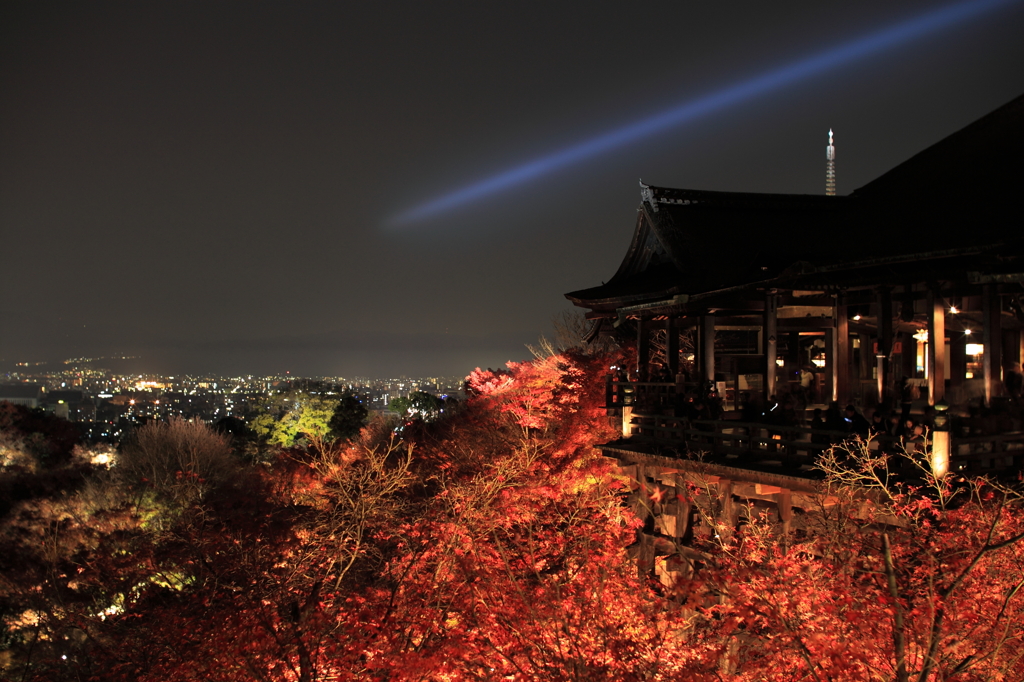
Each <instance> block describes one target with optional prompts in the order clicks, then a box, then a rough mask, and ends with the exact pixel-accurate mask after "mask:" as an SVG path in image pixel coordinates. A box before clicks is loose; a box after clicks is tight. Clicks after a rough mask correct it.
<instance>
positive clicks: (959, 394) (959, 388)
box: [949, 329, 971, 402]
mask: <svg viewBox="0 0 1024 682" xmlns="http://www.w3.org/2000/svg"><path fill="white" fill-rule="evenodd" d="M969 338H971V337H969V336H967V335H966V334H964V333H963V332H961V331H954V330H952V329H951V330H950V331H949V394H950V398H951V399H952V401H953V402H961V401H962V400H963V397H964V395H963V391H964V380H965V379H966V378H967V339H969Z"/></svg>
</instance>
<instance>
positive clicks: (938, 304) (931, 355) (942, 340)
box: [927, 289, 946, 405]
mask: <svg viewBox="0 0 1024 682" xmlns="http://www.w3.org/2000/svg"><path fill="white" fill-rule="evenodd" d="M927 362H928V404H929V405H934V404H935V403H937V402H939V401H940V400H942V399H943V398H944V397H945V396H946V304H945V303H944V302H943V300H942V296H941V294H940V292H939V291H937V290H935V289H929V290H928V360H927Z"/></svg>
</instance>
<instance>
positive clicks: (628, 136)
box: [390, 0, 1018, 226]
mask: <svg viewBox="0 0 1024 682" xmlns="http://www.w3.org/2000/svg"><path fill="white" fill-rule="evenodd" d="M1016 2H1018V0H969V1H967V2H959V3H955V4H952V5H947V6H945V7H943V8H941V9H937V10H932V11H930V12H927V13H925V14H923V15H921V16H917V17H915V18H913V19H908V20H906V21H903V22H901V23H898V24H896V25H894V26H889V27H887V28H884V29H882V30H880V31H876V32H874V33H871V34H869V35H866V36H862V37H860V38H857V39H855V40H851V41H849V42H847V43H844V44H842V45H840V46H838V47H834V48H832V49H829V50H825V51H824V52H820V53H818V54H816V55H814V56H811V57H807V58H805V59H801V60H799V61H796V62H793V63H790V64H787V65H785V66H783V67H781V68H779V69H776V70H774V71H769V72H767V73H763V74H760V75H758V76H755V77H753V78H751V79H749V80H745V81H742V82H740V83H735V84H733V85H729V86H727V87H725V88H722V89H721V90H716V91H714V92H711V93H708V94H706V95H703V96H701V97H698V98H696V99H692V100H687V101H685V102H682V103H681V104H678V105H676V106H674V107H672V108H671V109H668V110H666V111H663V112H661V113H659V114H655V115H654V116H650V117H648V118H645V119H642V120H639V121H636V122H634V123H630V124H628V125H625V126H622V127H621V128H616V129H614V130H610V131H608V132H606V133H602V134H600V135H598V136H596V137H593V138H591V139H589V140H585V141H583V142H580V143H578V144H575V145H572V146H571V147H566V148H565V149H562V150H560V151H556V152H554V153H553V154H548V155H546V156H541V157H539V158H536V159H533V160H532V161H527V162H526V163H523V164H521V165H519V166H515V167H514V168H510V169H509V170H507V171H503V172H501V173H498V174H497V175H493V176H491V177H489V178H486V179H484V180H480V181H479V182H475V183H473V184H470V185H466V186H465V187H462V188H461V189H457V190H455V191H453V192H450V193H448V194H445V195H443V196H440V197H438V198H436V199H432V200H430V201H428V202H426V203H423V204H420V205H419V206H416V207H414V208H411V209H409V210H407V211H405V212H403V213H401V214H399V215H397V216H395V217H394V218H393V219H392V220H391V221H390V223H391V225H392V226H401V225H408V224H411V223H415V222H419V221H421V220H425V219H427V218H431V217H433V216H436V215H438V214H440V213H444V212H445V211H449V210H451V209H453V208H456V207H458V206H461V205H463V204H468V203H470V202H473V201H477V200H479V199H482V198H484V197H486V196H489V195H491V194H495V193H497V192H501V191H503V190H506V189H509V188H511V187H515V186H516V185H520V184H523V183H525V182H528V181H530V180H533V179H536V178H539V177H541V176H544V175H547V174H549V173H553V172H554V171H556V170H559V169H561V168H565V167H566V166H569V165H572V164H574V163H579V162H580V161H583V160H585V159H589V158H591V157H594V156H597V155H599V154H603V153H605V152H608V151H611V150H612V149H616V148H618V147H622V146H625V145H627V144H629V143H631V142H636V141H637V140H641V139H643V138H646V137H650V136H651V135H654V134H655V133H659V132H661V131H664V130H668V129H669V128H674V127H676V126H679V125H682V124H684V123H689V122H691V121H693V120H695V119H698V118H701V117H702V116H707V115H708V114H711V113H713V112H715V111H718V110H720V109H724V108H726V107H729V106H733V105H735V104H739V103H740V102H743V101H745V100H749V99H752V98H754V97H757V96H758V95H762V94H764V93H766V92H768V91H770V90H775V89H777V88H780V87H783V86H786V85H790V84H792V83H795V82H797V81H800V80H803V79H805V78H809V77H811V76H816V75H818V74H820V73H823V72H825V71H828V70H830V69H833V68H836V67H838V66H841V65H843V64H845V63H847V62H851V61H854V60H856V59H860V58H863V57H867V56H870V55H873V54H876V53H879V52H882V51H884V50H888V49H890V48H893V47H896V46H898V45H900V44H901V43H905V42H907V41H909V40H913V39H915V38H919V37H921V36H924V35H927V34H929V33H932V32H934V31H938V30H941V29H943V28H946V27H949V26H952V25H954V24H957V23H958V22H961V21H963V20H965V19H969V18H972V17H974V16H977V15H980V14H984V13H986V12H990V11H992V10H995V9H999V8H1000V7H1003V6H1007V5H1012V4H1015V3H1016Z"/></svg>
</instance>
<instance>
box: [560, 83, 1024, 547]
mask: <svg viewBox="0 0 1024 682" xmlns="http://www.w3.org/2000/svg"><path fill="white" fill-rule="evenodd" d="M829 157H830V158H829V162H830V163H831V162H833V161H834V152H831V153H830V155H829ZM1021 159H1024V96H1022V97H1019V98H1017V99H1015V100H1013V101H1011V102H1009V103H1008V104H1006V105H1005V106H1003V107H1001V108H999V109H997V110H995V111H993V112H992V113H990V114H988V115H987V116H985V117H983V118H981V119H979V120H978V121H975V122H974V123H972V124H971V125H969V126H967V127H966V128H964V129H962V130H960V131H958V132H956V133H954V134H952V135H950V136H949V137H947V138H945V139H943V140H941V141H940V142H938V143H936V144H934V145H933V146H931V147H929V148H927V149H925V150H924V151H922V152H921V153H919V154H917V155H916V156H914V157H912V158H910V159H909V160H907V161H906V162H904V163H902V164H900V165H899V166H896V167H895V168H893V169H892V170H890V171H889V172H887V173H885V174H884V175H882V176H881V177H879V178H877V179H875V180H874V181H872V182H870V183H868V184H867V185H865V186H863V187H861V188H860V189H857V190H856V191H854V192H853V193H852V194H850V195H847V196H826V195H821V196H811V195H787V194H755V193H741V192H717V191H706V190H693V189H672V188H667V187H658V186H653V185H646V184H641V188H640V195H641V201H640V205H639V207H638V209H637V217H636V223H635V225H634V228H633V238H632V241H631V243H630V245H629V249H628V250H627V251H626V254H625V257H624V258H623V260H622V264H621V265H620V266H619V269H618V271H617V272H616V273H615V274H614V276H612V277H611V279H610V280H608V282H607V283H604V284H602V285H600V286H595V287H591V288H588V289H581V290H579V291H573V292H571V293H569V294H566V297H567V298H568V299H569V300H570V301H572V302H573V303H574V304H575V305H577V306H579V307H581V308H584V309H586V317H587V318H588V319H590V320H592V326H591V330H590V335H589V337H588V338H589V339H591V340H593V339H597V338H598V337H600V336H609V335H612V336H615V337H616V338H617V339H618V340H619V342H620V343H624V345H626V346H627V347H629V348H630V353H631V358H632V359H631V363H630V365H629V366H628V367H625V368H620V369H618V370H616V371H613V372H612V373H611V375H610V376H609V377H608V409H609V412H610V413H613V414H616V415H621V416H622V424H623V438H622V439H621V440H619V441H616V442H613V443H608V444H606V445H604V446H602V449H603V451H604V452H605V454H606V455H608V456H611V457H614V458H616V459H618V460H619V461H620V463H621V465H622V466H623V467H624V468H626V469H629V470H630V471H632V475H633V476H634V477H635V478H636V480H637V481H639V482H641V483H642V485H639V487H638V491H639V492H638V493H637V494H638V495H643V494H644V492H643V491H645V490H648V489H650V488H649V486H657V485H662V486H668V487H669V488H671V487H672V486H675V485H683V482H682V479H683V478H685V477H687V476H692V475H693V472H694V471H695V466H694V465H693V464H692V463H688V461H687V460H688V459H690V458H689V457H688V453H694V452H697V451H700V452H702V453H704V454H703V455H702V461H701V463H700V471H701V472H702V473H701V476H702V477H703V479H704V480H709V479H708V477H709V476H710V477H711V478H712V479H714V481H715V486H717V487H718V489H719V492H720V493H721V495H723V499H724V500H726V502H729V503H730V504H732V503H735V504H740V503H744V502H747V503H751V504H759V505H768V506H770V507H772V508H773V509H775V510H776V511H777V514H778V518H779V519H780V520H781V521H782V522H784V523H789V522H790V520H791V519H792V518H793V513H794V512H793V506H794V502H793V500H794V499H796V498H799V497H800V496H802V495H806V494H808V493H809V491H811V490H813V485H812V481H813V478H814V473H813V463H814V458H815V456H816V455H817V454H818V453H820V452H821V450H822V449H824V448H827V447H829V444H830V443H835V442H840V441H842V440H843V439H844V438H846V437H849V435H850V434H849V433H848V432H847V431H846V430H844V429H842V428H838V429H835V428H834V429H833V430H832V431H828V430H823V429H820V428H819V429H817V430H816V429H813V428H811V424H810V423H809V422H810V417H811V415H812V412H813V410H814V408H818V409H821V410H823V411H824V412H828V410H829V406H832V410H833V413H834V414H836V413H841V414H848V413H846V412H845V407H846V406H847V405H852V406H853V407H854V408H855V411H856V412H859V413H861V414H863V416H864V417H865V418H868V419H870V417H871V413H872V412H874V411H876V410H877V411H878V412H879V413H880V414H884V415H890V413H897V414H899V415H900V418H901V419H906V418H910V419H912V420H914V421H916V422H917V423H919V424H921V425H922V428H921V429H920V432H919V434H918V436H917V438H916V439H911V438H910V435H909V434H907V435H906V436H905V437H904V442H902V443H899V445H901V446H905V447H911V448H916V449H917V450H918V451H921V452H928V453H929V454H930V456H931V457H932V462H933V468H939V469H941V470H942V471H946V470H971V471H974V472H977V473H986V474H995V475H1002V474H1008V473H1013V472H1019V471H1020V470H1021V469H1022V468H1024V433H1022V432H1021V409H1020V396H1019V389H1020V384H1019V377H1020V362H1021V358H1022V347H1024V335H1022V329H1024V204H1022V201H1021V198H1022V197H1024V168H1022V166H1021V165H1020V163H1021ZM833 168H834V166H833ZM832 179H833V182H834V175H833V176H832ZM634 344H635V351H633V350H632V347H633V345H634ZM695 405H696V408H695ZM836 406H838V408H837V407H836ZM936 408H937V409H936ZM776 409H778V410H779V411H780V412H781V411H782V410H783V409H785V410H786V411H787V412H788V414H789V416H790V418H789V420H788V421H783V420H778V419H776V415H775V414H773V412H774V411H775V410H776ZM794 415H795V418H794ZM858 418H859V417H858ZM893 419H895V416H893ZM877 440H878V441H881V445H878V446H873V447H889V446H890V445H895V444H894V443H888V444H887V443H885V442H884V441H885V440H886V437H884V436H883V437H881V438H879V439H877ZM889 440H893V438H891V437H890V438H889ZM940 446H941V447H940ZM933 449H934V453H933ZM939 450H942V451H943V452H942V453H941V457H940V456H939V455H938V454H935V453H938V451H939ZM940 459H941V461H939V460H940ZM688 472H689V473H688ZM676 479H679V480H678V481H677V480H676ZM655 506H657V505H655ZM728 506H729V505H728V504H726V505H725V507H723V508H726V507H728ZM648 508H649V509H653V508H654V507H648ZM662 512H664V513H663V514H662ZM658 515H659V516H658V521H657V526H658V529H659V530H658V531H657V532H653V531H652V532H651V533H649V534H648V536H649V537H648V540H649V541H650V542H649V543H648V544H650V543H652V542H655V540H656V539H657V538H661V540H660V541H662V542H669V543H670V544H671V542H672V541H673V539H679V538H681V537H683V535H685V533H686V532H687V528H688V527H689V522H687V521H685V520H681V519H684V518H686V519H691V520H692V517H691V516H689V515H686V514H684V513H683V512H681V511H679V510H674V511H673V510H659V511H658ZM645 537H646V536H645ZM651 538H654V539H651ZM652 546H653V545H652ZM648 550H650V552H653V550H652V549H651V548H650V547H648ZM650 552H648V553H650ZM660 554H665V552H660ZM652 556H653V555H652ZM652 560H653V559H652Z"/></svg>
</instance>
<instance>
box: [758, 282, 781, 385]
mask: <svg viewBox="0 0 1024 682" xmlns="http://www.w3.org/2000/svg"><path fill="white" fill-rule="evenodd" d="M778 305H779V300H778V297H776V296H774V295H772V294H769V295H768V296H767V297H766V298H765V301H764V327H763V331H764V333H763V334H761V338H762V339H763V340H764V362H765V368H764V397H765V398H768V397H770V396H771V395H773V394H774V393H775V376H776V374H777V370H778V365H776V364H775V360H776V358H777V357H778V355H779V352H778V351H779V340H778V318H777V313H778Z"/></svg>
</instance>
